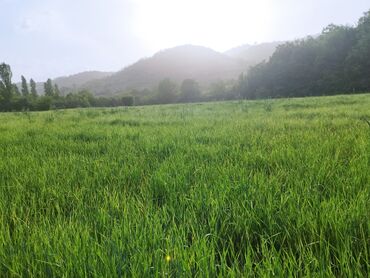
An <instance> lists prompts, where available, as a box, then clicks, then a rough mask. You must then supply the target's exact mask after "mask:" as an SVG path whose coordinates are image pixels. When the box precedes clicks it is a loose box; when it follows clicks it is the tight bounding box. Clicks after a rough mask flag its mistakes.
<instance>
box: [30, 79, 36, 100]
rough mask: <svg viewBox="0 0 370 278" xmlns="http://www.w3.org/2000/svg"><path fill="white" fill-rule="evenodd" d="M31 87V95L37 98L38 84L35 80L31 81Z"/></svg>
mask: <svg viewBox="0 0 370 278" xmlns="http://www.w3.org/2000/svg"><path fill="white" fill-rule="evenodd" d="M30 86H31V95H32V96H33V97H37V90H36V82H35V81H34V80H33V79H31V80H30Z"/></svg>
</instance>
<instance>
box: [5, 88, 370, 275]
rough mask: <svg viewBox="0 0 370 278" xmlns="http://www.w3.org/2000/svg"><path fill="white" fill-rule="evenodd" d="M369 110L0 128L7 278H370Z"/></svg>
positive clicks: (247, 109) (68, 118)
mask: <svg viewBox="0 0 370 278" xmlns="http://www.w3.org/2000/svg"><path fill="white" fill-rule="evenodd" d="M365 119H368V120H370V94H363V95H352V96H335V97H317V98H301V99H299V98H297V99H277V100H259V101H234V102H233V101H231V102H217V103H196V104H174V105H158V106H145V107H130V108H125V107H122V108H114V109H111V108H105V109H103V108H102V109H98V108H93V109H74V110H55V111H47V112H19V113H0V276H1V277H127V276H128V277H163V276H170V277H193V276H195V277H272V276H276V277H288V276H291V277H292V276H293V277H297V276H298V277H301V276H312V277H354V276H355V277H367V275H369V272H370V258H369V257H370V125H369V124H368V123H367V122H366V120H365Z"/></svg>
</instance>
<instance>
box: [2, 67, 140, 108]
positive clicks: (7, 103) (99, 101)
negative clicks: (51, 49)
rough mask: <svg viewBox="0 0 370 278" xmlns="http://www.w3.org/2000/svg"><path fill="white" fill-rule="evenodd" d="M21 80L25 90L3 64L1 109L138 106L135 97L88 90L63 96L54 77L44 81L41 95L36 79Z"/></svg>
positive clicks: (22, 78)
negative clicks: (104, 94)
mask: <svg viewBox="0 0 370 278" xmlns="http://www.w3.org/2000/svg"><path fill="white" fill-rule="evenodd" d="M21 80H22V81H21V89H19V88H18V86H17V85H16V84H14V83H12V71H11V68H10V66H9V65H7V64H5V63H2V64H0V111H25V110H30V111H44V110H50V109H62V108H76V107H114V106H132V105H134V98H133V97H131V96H121V97H110V98H108V97H95V96H93V95H92V94H91V93H90V92H89V91H87V90H81V91H78V92H71V93H68V94H66V95H62V94H61V92H60V90H59V88H58V85H57V84H53V82H52V80H51V79H48V80H47V81H46V82H45V83H44V94H43V95H39V94H38V92H37V90H36V82H35V81H34V80H33V79H31V80H30V82H29V83H28V82H27V80H26V78H25V77H24V76H22V77H21Z"/></svg>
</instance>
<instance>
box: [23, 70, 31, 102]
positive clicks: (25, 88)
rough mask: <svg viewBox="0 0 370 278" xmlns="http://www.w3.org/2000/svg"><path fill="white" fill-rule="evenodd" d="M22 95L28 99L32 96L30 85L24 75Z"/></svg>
mask: <svg viewBox="0 0 370 278" xmlns="http://www.w3.org/2000/svg"><path fill="white" fill-rule="evenodd" d="M21 79H22V95H23V96H24V97H27V96H28V95H29V94H30V91H29V90H28V84H27V80H26V78H25V77H24V76H23V75H22V77H21Z"/></svg>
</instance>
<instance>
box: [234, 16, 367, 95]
mask: <svg viewBox="0 0 370 278" xmlns="http://www.w3.org/2000/svg"><path fill="white" fill-rule="evenodd" d="M239 85H240V86H239V88H240V90H241V95H242V96H243V97H244V98H266V97H286V96H289V97H293V96H310V95H327V94H337V93H346V94H349V93H358V92H366V91H369V90H370V12H367V13H365V15H364V16H363V17H362V18H361V19H360V20H359V22H358V25H357V26H355V27H352V26H338V25H329V26H328V27H327V28H325V29H324V30H323V32H322V34H321V35H320V36H318V37H317V38H313V37H308V38H306V39H304V40H297V41H295V42H288V43H285V44H283V45H281V46H279V47H278V48H277V50H276V52H275V53H274V54H273V55H272V57H271V59H270V60H269V61H268V62H263V63H261V64H259V65H257V66H255V67H253V68H252V69H251V70H250V71H249V72H248V75H247V76H246V77H243V78H241V82H240V84H239Z"/></svg>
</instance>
